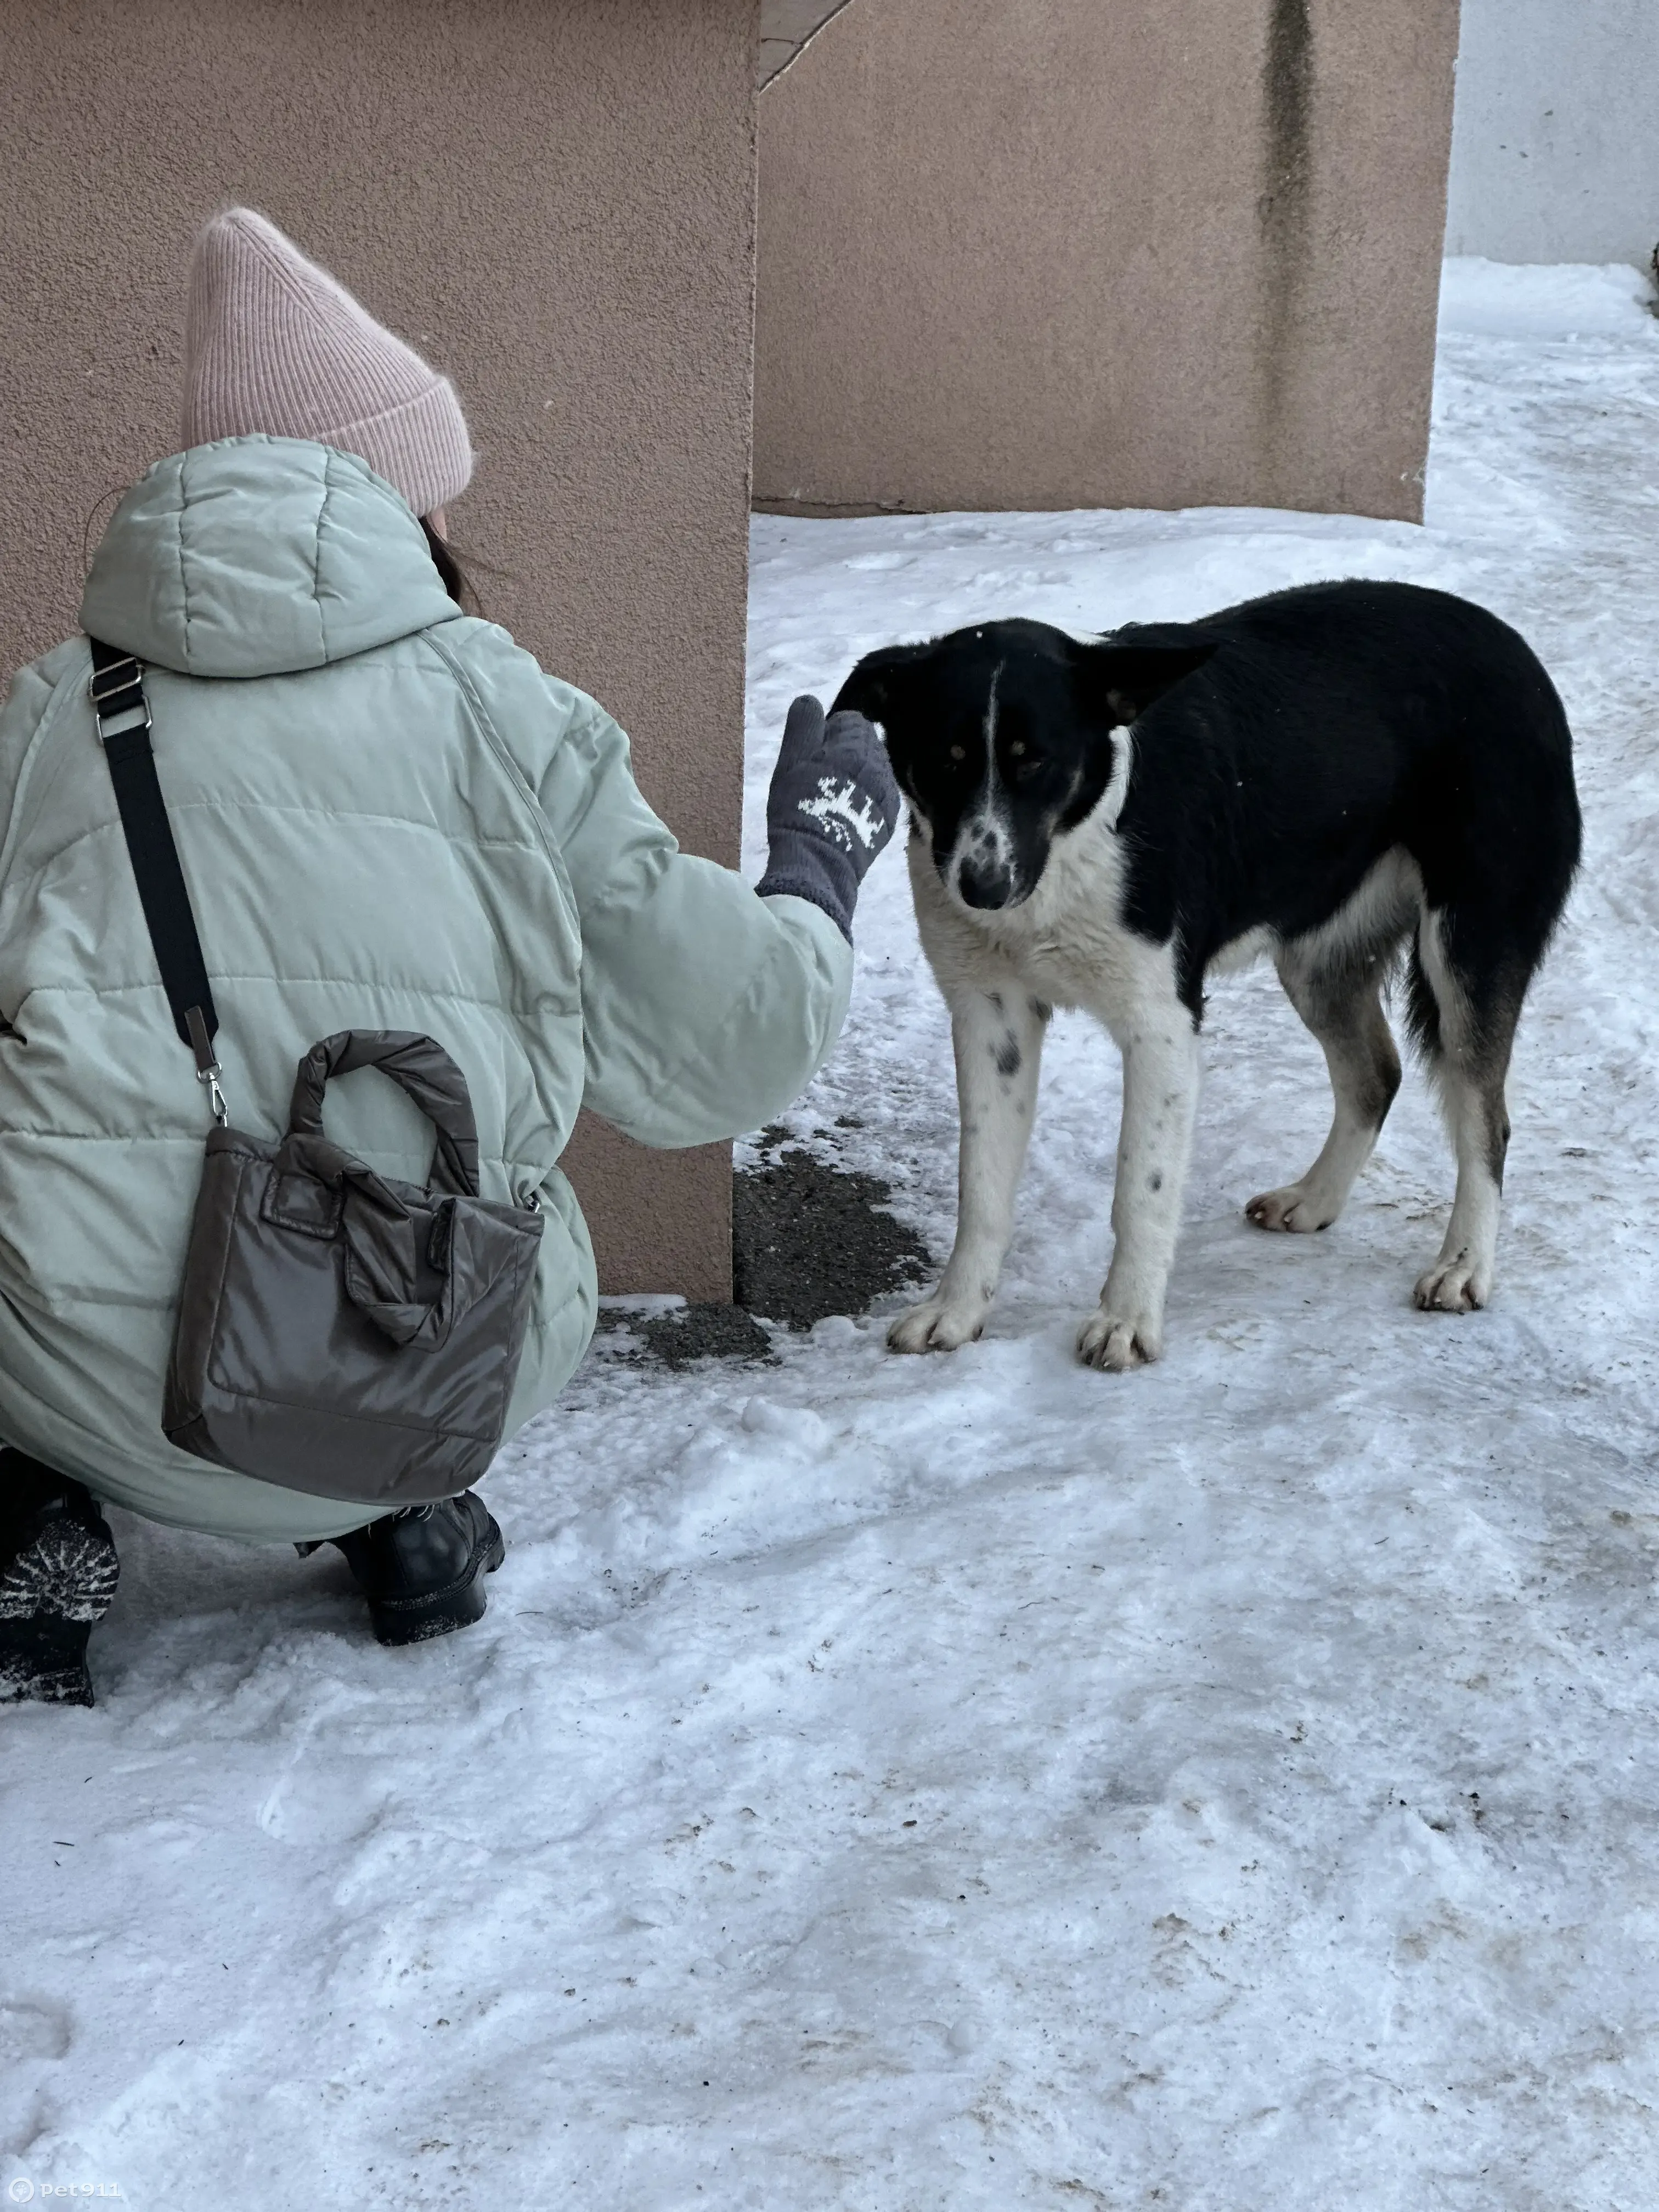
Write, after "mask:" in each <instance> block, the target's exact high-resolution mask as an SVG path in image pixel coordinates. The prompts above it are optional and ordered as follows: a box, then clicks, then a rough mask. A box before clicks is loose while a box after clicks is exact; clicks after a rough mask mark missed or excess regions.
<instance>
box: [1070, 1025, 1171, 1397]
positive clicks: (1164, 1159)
mask: <svg viewBox="0 0 1659 2212" xmlns="http://www.w3.org/2000/svg"><path fill="white" fill-rule="evenodd" d="M1118 1041H1119V1042H1120V1044H1121V1046H1122V1048H1123V1126H1122V1128H1121V1131H1120V1133H1119V1136H1118V1146H1117V1180H1116V1182H1115V1184H1114V1186H1113V1189H1112V1232H1113V1237H1114V1239H1115V1242H1114V1243H1113V1248H1112V1265H1111V1269H1110V1272H1109V1273H1108V1275H1107V1278H1106V1287H1105V1289H1104V1290H1103V1291H1102V1292H1101V1294H1100V1305H1099V1308H1098V1310H1097V1311H1096V1312H1094V1313H1092V1314H1091V1315H1090V1316H1089V1318H1088V1320H1087V1321H1085V1322H1084V1324H1083V1327H1082V1328H1081V1329H1080V1330H1079V1332H1078V1340H1077V1352H1078V1358H1079V1359H1081V1360H1082V1361H1083V1362H1084V1364H1085V1366H1089V1367H1104V1368H1109V1369H1110V1370H1113V1371H1114V1372H1115V1373H1119V1374H1121V1373H1122V1372H1124V1371H1125V1370H1127V1369H1128V1368H1131V1367H1139V1366H1141V1365H1142V1364H1144V1363H1145V1362H1146V1361H1147V1360H1150V1359H1156V1358H1158V1354H1159V1353H1160V1352H1162V1351H1163V1349H1164V1292H1165V1291H1166V1289H1167V1288H1168V1285H1169V1280H1170V1267H1171V1265H1172V1263H1173V1261H1174V1259H1175V1249H1176V1237H1178V1236H1179V1234H1180V1231H1181V1199H1182V1190H1183V1188H1185V1185H1186V1180H1187V1159H1188V1152H1189V1151H1190V1149H1191V1146H1192V1137H1193V1118H1194V1114H1195V1113H1196V1111H1197V1107H1198V1067H1199V1059H1198V1036H1197V1032H1196V1031H1195V1030H1194V1027H1193V1024H1192V1020H1191V1018H1190V1017H1189V1015H1188V1012H1187V1011H1186V1009H1185V1007H1184V1006H1181V1005H1180V1003H1179V1002H1178V1001H1177V1000H1175V998H1174V996H1173V994H1170V1004H1169V1006H1168V1007H1167V1008H1166V1009H1160V1010H1159V1012H1158V1014H1157V1015H1156V1016H1152V1017H1149V1018H1145V1019H1142V1020H1139V1021H1137V1022H1136V1023H1134V1024H1133V1025H1130V1026H1127V1027H1125V1028H1124V1029H1122V1030H1121V1032H1120V1034H1119V1038H1118Z"/></svg>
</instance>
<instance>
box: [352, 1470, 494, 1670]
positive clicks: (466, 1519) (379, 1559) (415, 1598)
mask: <svg viewBox="0 0 1659 2212" xmlns="http://www.w3.org/2000/svg"><path fill="white" fill-rule="evenodd" d="M334 1541H335V1543H336V1545H337V1547H339V1549H340V1550H341V1551H342V1552H343V1553H344V1554H345V1560H346V1565H348V1566H349V1568H350V1570H351V1571H352V1573H353V1575H354V1576H355V1577H356V1582H357V1587H358V1589H361V1590H362V1594H363V1595H364V1596H365V1597H366V1598H367V1599H368V1617H369V1619H370V1620H371V1621H373V1623H374V1633H375V1635H376V1636H378V1637H379V1638H380V1641H381V1643H382V1644H423V1643H424V1642H425V1641H426V1639H427V1638H428V1637H429V1636H447V1635H448V1633H449V1632H450V1631H451V1629H453V1628H465V1626H466V1625H467V1623H468V1622H469V1621H473V1620H477V1619H478V1618H479V1616H480V1615H481V1614H482V1613H483V1609H484V1605H485V1602H486V1600H485V1597H484V1589H483V1577H484V1576H485V1575H486V1574H491V1575H493V1574H494V1573H495V1570H496V1568H497V1567H499V1566H500V1565H501V1561H502V1560H503V1559H505V1558H506V1557H507V1546H506V1545H505V1543H503V1541H501V1530H500V1529H499V1528H497V1527H496V1525H495V1519H494V1516H492V1515H491V1513H490V1511H489V1508H488V1507H487V1506H486V1505H485V1504H484V1502H483V1498H479V1497H478V1496H477V1494H476V1493H475V1492H472V1491H471V1490H467V1491H463V1492H462V1493H461V1495H460V1496H459V1498H444V1499H442V1500H441V1502H440V1503H439V1504H435V1505H410V1506H406V1507H405V1508H404V1510H403V1511H402V1512H401V1513H388V1514H387V1515H386V1518H385V1519H384V1520H382V1521H371V1522H369V1524H368V1527H367V1528H354V1529H353V1530H352V1532H351V1534H349V1536H337V1537H336V1538H335V1539H334Z"/></svg>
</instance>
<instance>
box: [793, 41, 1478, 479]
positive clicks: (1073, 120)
mask: <svg viewBox="0 0 1659 2212" xmlns="http://www.w3.org/2000/svg"><path fill="white" fill-rule="evenodd" d="M1456 44H1457V0H1369V4H1367V5H1366V6H1364V7H1358V6H1355V5H1353V4H1352V0H1177V4H1165V5H1155V4H1153V0H1114V4H1112V5H1109V6H1108V5H1105V4H1103V0H852V4H851V5H850V6H848V8H847V9H845V10H844V12H843V13H842V14H841V15H837V16H836V18H835V19H834V20H833V21H830V22H829V24H828V25H827V26H826V27H824V28H823V30H822V31H821V32H820V33H819V34H818V36H817V38H816V39H815V40H813V41H812V43H811V45H810V46H808V47H807V48H806V50H805V52H804V53H802V55H801V56H800V58H799V60H797V61H796V62H795V63H794V64H793V66H792V67H791V68H790V69H789V70H787V72H786V73H785V74H784V75H783V76H781V77H779V78H778V79H777V80H776V82H775V83H773V84H771V85H770V86H769V88H767V90H766V91H765V92H764V93H763V95H762V98H761V155H760V162H761V170H760V173H761V197H760V210H761V222H760V262H759V295H758V319H757V359H756V422H755V488H756V494H757V501H759V502H761V503H763V504H767V505H773V506H781V507H793V508H794V509H797V510H799V511H803V512H808V513H811V512H813V511H836V510H852V511H860V512H867V511H871V510H878V509H881V508H884V507H898V508H910V509H920V510H929V509H941V508H958V507H1095V506H1121V505H1131V506H1139V505H1145V506H1152V507H1180V506H1188V505H1197V504H1205V503H1209V502H1226V503H1234V502H1243V503H1250V504H1266V505H1274V506H1285V507H1316V508H1317V507H1331V508H1340V509H1346V510H1350V511H1353V512H1358V513H1370V514H1379V515H1399V516H1406V517H1416V516H1417V515H1419V513H1420V512H1421V501H1422V468H1423V463H1424V459H1425V453H1426V450H1427V440H1428V416H1429V394H1430V381H1431V371H1432V367H1433V352H1434V321H1435V302H1436V295H1437V284H1438V276H1439V260H1440V246H1441V238H1442V233H1443V224H1444V213H1445V179H1446V160H1447V148H1448V143H1449V135H1450V128H1451V102H1452V65H1453V60H1454V57H1455V52H1456Z"/></svg>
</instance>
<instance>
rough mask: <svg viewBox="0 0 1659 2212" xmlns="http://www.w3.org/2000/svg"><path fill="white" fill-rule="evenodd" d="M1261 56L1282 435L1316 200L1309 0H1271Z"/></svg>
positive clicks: (1270, 441) (1269, 312) (1270, 285)
mask: <svg viewBox="0 0 1659 2212" xmlns="http://www.w3.org/2000/svg"><path fill="white" fill-rule="evenodd" d="M1269 8H1270V10H1271V12H1270V15H1269V16H1268V21H1267V49H1266V52H1264V54H1263V56H1262V62H1261V106H1262V134H1261V169H1262V184H1261V194H1260V196H1259V197H1258V198H1257V201H1256V219H1257V222H1258V223H1259V225H1260V227H1261V243H1262V256H1261V276H1262V289H1263V298H1262V303H1261V364H1260V367H1261V416H1262V431H1263V435H1264V437H1265V439H1266V441H1267V445H1268V447H1269V450H1270V451H1271V449H1272V447H1273V446H1274V445H1275V444H1276V443H1277V442H1278V437H1279V429H1280V427H1281V424H1282V422H1283V418H1284V414H1285V404H1286V401H1287V399H1288V398H1289V394H1288V392H1287V391H1286V389H1285V386H1286V381H1287V378H1288V374H1289V370H1290V365H1291V359H1292V357H1293V353H1294V347H1295V339H1296V322H1297V308H1298V306H1299V303H1300V294H1301V291H1302V286H1303V283H1304V278H1305V276H1306V275H1307V271H1308V257H1309V251H1310V234H1311V228H1312V221H1311V218H1312V205H1313V143H1312V141H1313V101H1314V43H1313V24H1312V21H1311V20H1310V15H1309V0H1269Z"/></svg>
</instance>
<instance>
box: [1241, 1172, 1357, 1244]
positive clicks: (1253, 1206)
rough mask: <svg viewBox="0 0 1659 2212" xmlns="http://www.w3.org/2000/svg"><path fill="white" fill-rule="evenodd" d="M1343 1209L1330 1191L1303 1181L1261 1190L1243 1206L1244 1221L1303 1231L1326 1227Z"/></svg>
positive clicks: (1265, 1227)
mask: <svg viewBox="0 0 1659 2212" xmlns="http://www.w3.org/2000/svg"><path fill="white" fill-rule="evenodd" d="M1341 1211H1342V1209H1341V1206H1340V1204H1335V1203H1333V1201H1332V1200H1331V1199H1330V1197H1329V1195H1328V1194H1327V1193H1325V1192H1322V1191H1319V1190H1316V1189H1314V1188H1310V1185H1309V1184H1307V1183H1305V1182H1290V1183H1286V1184H1285V1188H1284V1189H1283V1190H1264V1191H1262V1192H1261V1193H1259V1194H1258V1195H1257V1196H1256V1197H1255V1198H1253V1199H1252V1200H1250V1202H1249V1205H1248V1206H1246V1207H1245V1209H1244V1218H1245V1219H1246V1220H1247V1221H1253V1222H1255V1225H1256V1227H1257V1228H1258V1229H1288V1230H1291V1231H1297V1232H1300V1233H1302V1234H1304V1235H1305V1234H1306V1233H1307V1232H1308V1231H1310V1230H1314V1229H1328V1228H1329V1227H1330V1225H1331V1224H1332V1222H1334V1220H1335V1218H1336V1217H1337V1215H1338V1214H1339V1213H1340V1212H1341Z"/></svg>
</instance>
